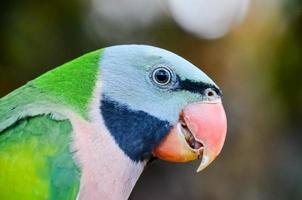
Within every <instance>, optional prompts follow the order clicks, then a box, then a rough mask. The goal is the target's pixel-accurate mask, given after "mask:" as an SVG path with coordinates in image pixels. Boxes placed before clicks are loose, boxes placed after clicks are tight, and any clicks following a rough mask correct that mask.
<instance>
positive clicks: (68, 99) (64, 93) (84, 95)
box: [32, 50, 103, 119]
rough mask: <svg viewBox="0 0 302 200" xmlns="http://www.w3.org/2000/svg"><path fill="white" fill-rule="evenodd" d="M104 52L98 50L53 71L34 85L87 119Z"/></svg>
mask: <svg viewBox="0 0 302 200" xmlns="http://www.w3.org/2000/svg"><path fill="white" fill-rule="evenodd" d="M102 52H103V50H97V51H94V52H91V53H89V54H86V55H84V56H82V57H80V58H78V59H75V60H73V61H71V62H68V63H66V64H64V65H62V66H60V67H58V68H56V69H55V70H52V71H50V72H48V73H46V74H44V75H42V76H40V77H39V78H37V79H36V80H34V81H33V83H32V84H33V85H34V86H36V87H38V88H39V89H41V91H43V92H46V93H48V94H50V95H52V96H54V97H56V98H57V100H59V101H63V102H64V103H65V104H67V105H70V106H72V107H73V108H74V109H76V111H78V112H79V114H81V115H82V116H83V117H84V118H86V119H87V117H88V116H87V106H88V104H89V100H90V98H91V95H92V93H93V89H94V86H95V83H96V80H97V74H98V73H97V72H98V71H99V60H100V55H101V54H102Z"/></svg>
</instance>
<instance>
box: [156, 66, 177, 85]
mask: <svg viewBox="0 0 302 200" xmlns="http://www.w3.org/2000/svg"><path fill="white" fill-rule="evenodd" d="M152 80H153V82H154V83H156V84H158V85H160V86H166V85H168V84H169V83H171V80H172V71H171V70H170V69H169V68H167V67H158V68H156V69H155V70H154V71H153V72H152Z"/></svg>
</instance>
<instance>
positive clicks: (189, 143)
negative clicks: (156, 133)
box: [153, 100, 227, 172]
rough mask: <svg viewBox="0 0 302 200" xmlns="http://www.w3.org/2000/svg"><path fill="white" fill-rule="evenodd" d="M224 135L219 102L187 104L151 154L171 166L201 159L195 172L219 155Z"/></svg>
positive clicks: (225, 125)
mask: <svg viewBox="0 0 302 200" xmlns="http://www.w3.org/2000/svg"><path fill="white" fill-rule="evenodd" d="M226 131H227V120H226V115H225V112H224V108H223V106H222V103H221V101H220V100H219V101H217V102H198V103H193V104H189V105H187V106H186V107H185V108H184V109H183V111H182V113H181V116H180V119H179V121H178V122H177V123H176V124H175V125H174V127H173V128H172V130H171V131H170V132H169V134H168V135H167V137H166V138H165V139H164V140H163V141H162V142H161V143H160V144H159V145H158V146H157V147H156V148H155V149H154V151H153V153H154V155H155V156H157V157H159V158H160V159H163V160H168V161H174V162H186V161H190V160H195V159H198V158H202V161H201V164H200V166H199V167H198V169H197V171H198V172H199V171H201V170H203V169H204V168H206V167H207V166H208V165H209V164H210V163H211V162H212V161H213V160H214V159H215V158H216V157H217V156H218V154H219V153H220V151H221V149H222V147H223V144H224V141H225V136H226Z"/></svg>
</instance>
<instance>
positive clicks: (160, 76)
mask: <svg viewBox="0 0 302 200" xmlns="http://www.w3.org/2000/svg"><path fill="white" fill-rule="evenodd" d="M155 77H156V80H157V81H158V82H160V83H166V82H167V81H168V80H169V72H167V71H166V70H163V69H161V70H158V71H157V72H156V75H155Z"/></svg>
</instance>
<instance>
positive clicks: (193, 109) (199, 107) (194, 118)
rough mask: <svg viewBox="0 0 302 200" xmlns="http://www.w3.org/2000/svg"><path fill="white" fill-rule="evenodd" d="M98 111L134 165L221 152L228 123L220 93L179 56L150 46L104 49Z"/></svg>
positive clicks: (206, 158) (204, 160)
mask: <svg viewBox="0 0 302 200" xmlns="http://www.w3.org/2000/svg"><path fill="white" fill-rule="evenodd" d="M100 66H101V73H100V76H101V80H102V97H101V104H100V105H101V106H100V112H101V114H102V117H103V119H104V122H105V125H106V127H107V129H108V130H109V132H110V133H111V135H112V136H113V138H114V139H115V141H116V143H117V144H118V145H119V147H120V148H121V149H122V150H123V152H124V153H125V154H126V155H127V156H128V157H129V158H130V159H132V160H133V161H135V162H143V161H146V160H148V159H150V158H151V157H153V156H154V157H157V158H160V159H162V160H167V161H172V162H187V161H191V160H195V159H199V158H200V159H201V164H200V166H199V167H198V170H197V171H201V170H202V169H204V168H205V167H207V166H208V165H209V164H210V163H211V162H212V161H213V160H214V159H215V157H216V156H217V155H218V154H219V153H220V151H221V149H222V146H223V143H224V140H225V135H226V129H227V123H226V116H225V112H224V108H223V106H222V102H221V95H222V93H221V90H220V89H219V87H218V86H217V85H216V84H215V83H214V82H213V81H212V80H211V79H210V78H209V77H208V76H207V75H206V74H205V73H203V72H202V71H201V70H200V69H198V68H197V67H195V66H194V65H193V64H191V63H190V62H188V61H187V60H185V59H183V58H182V57H180V56H178V55H176V54H174V53H172V52H169V51H166V50H163V49H160V48H156V47H152V46H145V45H121V46H113V47H108V48H106V49H105V50H104V52H103V55H102V59H101V62H100Z"/></svg>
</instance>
